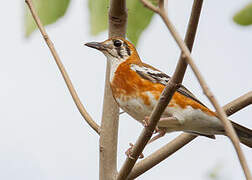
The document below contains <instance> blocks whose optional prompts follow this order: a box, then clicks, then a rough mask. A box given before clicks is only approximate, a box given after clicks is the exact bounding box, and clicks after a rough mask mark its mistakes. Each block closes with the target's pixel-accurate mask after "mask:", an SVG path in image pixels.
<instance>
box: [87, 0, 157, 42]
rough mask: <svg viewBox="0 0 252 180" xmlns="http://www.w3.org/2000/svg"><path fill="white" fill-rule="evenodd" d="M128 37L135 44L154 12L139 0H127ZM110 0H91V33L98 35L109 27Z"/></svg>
mask: <svg viewBox="0 0 252 180" xmlns="http://www.w3.org/2000/svg"><path fill="white" fill-rule="evenodd" d="M127 8H128V25H127V38H128V39H129V40H130V41H131V42H132V43H134V44H135V45H136V44H137V42H138V39H139V37H140V35H141V33H142V32H143V31H144V29H146V28H147V27H148V25H149V24H150V21H151V18H152V16H153V14H154V13H153V12H152V11H150V10H148V9H147V8H145V7H144V6H143V5H142V3H141V2H140V1H139V0H127ZM108 9H109V1H108V0H89V13H90V27H91V34H92V35H97V34H99V33H100V32H102V31H104V30H106V29H107V28H108Z"/></svg>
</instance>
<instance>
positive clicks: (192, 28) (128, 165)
mask: <svg viewBox="0 0 252 180" xmlns="http://www.w3.org/2000/svg"><path fill="white" fill-rule="evenodd" d="M146 2H147V4H144V5H146V6H151V7H152V8H154V9H155V10H157V9H158V8H156V7H155V6H153V5H152V4H151V3H150V2H149V1H146ZM159 7H161V8H162V7H163V2H160V3H159ZM201 7H202V1H201V0H196V1H195V3H194V5H193V9H192V15H191V18H190V22H189V27H188V31H187V34H186V39H185V41H186V43H187V44H188V46H189V47H190V49H192V46H193V42H194V38H195V34H196V30H197V25H198V21H199V16H200V11H201ZM163 10H164V11H165V9H164V8H163ZM186 67H187V63H184V60H183V58H182V55H181V56H180V59H179V61H178V64H177V67H176V70H175V73H174V74H173V76H172V78H171V80H170V81H169V82H168V84H167V86H166V88H165V89H164V91H163V93H162V95H161V96H160V99H159V102H158V103H157V105H156V107H155V108H154V110H153V111H152V114H151V116H150V119H149V126H148V127H146V128H144V129H143V131H142V133H141V135H140V136H139V138H138V140H137V142H136V143H135V146H134V147H133V150H132V154H131V156H132V157H133V158H134V159H131V158H127V159H126V161H125V163H124V164H123V167H122V168H121V170H120V171H119V174H118V177H117V179H118V180H122V179H126V178H127V176H128V174H129V173H130V171H131V169H132V168H133V166H134V164H135V163H136V160H137V158H138V156H139V155H140V154H141V152H142V151H143V149H144V147H145V146H146V144H147V143H148V141H149V139H150V137H151V136H152V132H153V131H154V129H155V127H156V124H157V122H158V120H159V119H160V117H161V114H162V113H163V111H164V109H165V108H166V107H167V105H168V104H169V102H170V100H171V98H172V96H173V94H174V92H175V91H176V89H177V85H178V84H180V83H181V82H182V80H183V77H184V74H185V70H186Z"/></svg>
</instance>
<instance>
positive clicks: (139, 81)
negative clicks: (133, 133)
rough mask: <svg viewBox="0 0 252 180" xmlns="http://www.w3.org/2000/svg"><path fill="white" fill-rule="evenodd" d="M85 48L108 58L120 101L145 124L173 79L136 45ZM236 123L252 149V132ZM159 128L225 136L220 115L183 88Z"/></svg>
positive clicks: (115, 42)
mask: <svg viewBox="0 0 252 180" xmlns="http://www.w3.org/2000/svg"><path fill="white" fill-rule="evenodd" d="M85 45H86V46H88V47H91V48H95V49H98V50H99V51H101V52H102V53H103V54H104V55H105V56H106V57H107V59H108V61H110V63H111V69H110V85H111V89H112V93H113V96H114V98H115V100H116V102H117V103H118V105H119V106H120V108H122V109H123V110H124V111H125V112H127V113H128V114H129V115H130V116H132V117H133V118H134V119H136V120H137V121H139V122H141V123H143V124H145V123H146V118H147V117H149V116H150V114H151V112H152V110H153V108H154V106H155V104H156V103H157V102H158V99H159V96H160V94H161V93H162V91H163V89H164V88H165V85H166V84H167V82H168V81H169V79H170V77H169V76H168V75H166V74H165V73H163V72H161V71H159V70H157V69H156V68H153V67H152V66H150V65H147V64H145V63H143V62H142V61H141V59H140V58H139V56H138V53H137V51H136V49H135V47H134V45H133V44H131V43H130V42H129V41H127V40H125V39H123V38H110V39H108V40H106V41H104V42H90V43H86V44H85ZM171 117H173V118H171ZM232 124H233V127H234V129H235V131H236V133H237V135H238V136H239V138H240V141H241V142H242V143H243V144H245V145H247V146H249V147H252V130H250V129H248V128H246V127H243V126H241V125H239V124H237V123H234V122H232ZM157 128H159V129H161V132H173V131H184V132H188V133H193V134H196V135H203V136H207V137H210V138H214V137H215V136H214V135H216V134H222V135H225V130H224V128H223V125H222V123H221V121H220V120H219V118H218V117H217V115H216V113H215V112H213V111H211V110H210V109H208V108H207V107H206V106H205V105H204V104H203V103H201V102H200V101H199V100H198V99H197V98H196V97H195V96H194V95H193V94H192V93H191V92H190V91H189V90H188V89H186V88H185V87H184V86H182V85H181V86H180V87H179V88H178V89H177V91H176V92H175V93H174V95H173V97H172V99H171V101H170V103H169V105H168V106H167V108H166V109H165V111H164V113H163V115H162V118H161V119H160V121H159V122H158V124H157ZM162 135H163V134H162V133H160V136H162Z"/></svg>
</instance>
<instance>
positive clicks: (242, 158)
mask: <svg viewBox="0 0 252 180" xmlns="http://www.w3.org/2000/svg"><path fill="white" fill-rule="evenodd" d="M141 1H142V2H143V3H144V4H145V5H146V6H147V7H148V8H149V9H151V10H152V11H155V12H156V13H158V14H159V15H160V17H161V18H162V19H163V21H164V23H165V24H166V26H167V28H168V30H169V31H170V33H171V34H172V36H173V38H174V40H175V41H176V42H177V44H178V46H179V47H180V49H181V51H182V53H183V56H184V57H185V60H186V61H187V63H188V64H189V65H190V66H191V68H192V70H193V72H194V74H195V76H196V78H197V80H198V81H199V83H200V85H201V87H202V89H203V92H204V94H205V95H206V96H207V97H208V99H209V100H210V102H211V103H212V105H213V106H214V108H215V109H216V111H217V114H218V117H219V119H220V120H221V122H222V124H223V126H224V129H225V131H226V134H227V136H228V137H229V138H230V140H231V142H232V143H233V146H234V148H235V150H236V153H237V155H238V158H239V160H240V164H241V166H242V168H243V171H244V174H245V176H246V178H247V179H250V180H251V179H252V176H251V173H250V170H249V168H248V164H247V162H246V159H245V156H244V154H243V152H242V150H241V147H240V141H239V139H238V137H237V135H236V132H235V130H234V128H233V126H232V124H231V122H230V121H229V120H228V119H227V116H226V114H225V112H224V111H223V109H222V108H221V106H220V105H219V103H218V101H217V100H216V98H215V97H214V95H213V93H212V92H211V91H210V89H209V87H208V86H207V84H206V82H205V80H204V79H203V77H202V75H201V73H200V72H199V70H198V68H197V66H196V65H195V64H194V61H193V59H192V57H191V54H190V51H189V49H188V48H187V46H186V44H185V43H184V42H183V40H182V38H181V37H180V36H179V34H178V33H177V31H176V29H175V27H174V25H173V24H172V23H171V21H170V19H169V18H168V16H167V15H166V12H165V10H164V8H163V7H161V8H160V7H159V8H156V7H155V8H154V7H153V5H152V4H150V3H149V2H148V1H146V0H141ZM161 1H163V0H161Z"/></svg>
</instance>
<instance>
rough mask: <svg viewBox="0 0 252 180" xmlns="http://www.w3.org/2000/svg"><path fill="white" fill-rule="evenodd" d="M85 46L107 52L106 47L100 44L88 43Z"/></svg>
mask: <svg viewBox="0 0 252 180" xmlns="http://www.w3.org/2000/svg"><path fill="white" fill-rule="evenodd" d="M85 45H86V46H88V47H91V48H94V49H98V50H100V51H102V50H106V46H105V45H104V44H103V43H100V42H89V43H86V44H85Z"/></svg>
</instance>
